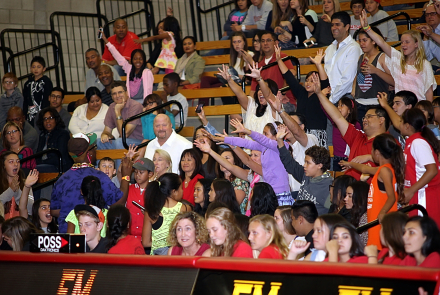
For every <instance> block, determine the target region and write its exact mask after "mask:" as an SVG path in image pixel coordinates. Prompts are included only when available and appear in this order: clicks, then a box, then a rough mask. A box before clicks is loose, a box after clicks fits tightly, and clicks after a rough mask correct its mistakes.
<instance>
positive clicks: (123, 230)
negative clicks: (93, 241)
mask: <svg viewBox="0 0 440 295" xmlns="http://www.w3.org/2000/svg"><path fill="white" fill-rule="evenodd" d="M107 221H108V228H107V232H108V239H109V241H108V244H107V253H109V254H137V255H145V250H144V247H143V246H142V243H141V241H140V239H136V237H134V236H132V235H129V234H128V232H129V224H130V211H129V210H128V209H127V208H125V207H124V206H123V205H115V206H112V207H111V208H110V209H109V210H108V214H107ZM132 226H133V225H132V224H130V228H131V227H132Z"/></svg>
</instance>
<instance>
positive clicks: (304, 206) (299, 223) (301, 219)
mask: <svg viewBox="0 0 440 295" xmlns="http://www.w3.org/2000/svg"><path fill="white" fill-rule="evenodd" d="M327 189H328V188H327ZM291 214H292V227H293V229H295V232H296V234H297V235H298V236H301V237H304V238H305V239H306V242H308V243H310V246H309V247H308V249H307V250H305V255H307V254H309V253H310V252H311V249H313V248H315V246H314V245H313V237H312V236H313V232H314V231H313V226H314V224H315V221H316V219H317V218H318V211H317V210H316V206H315V205H314V204H313V202H311V201H307V200H298V201H296V202H295V203H294V204H293V205H292V211H291ZM321 256H322V255H321ZM323 256H324V257H323V258H322V260H324V258H325V253H324V255H323ZM296 258H297V257H296V255H294V257H293V256H292V255H290V253H289V257H288V258H287V259H288V260H295V259H296Z"/></svg>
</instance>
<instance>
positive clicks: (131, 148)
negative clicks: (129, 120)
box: [124, 144, 139, 160]
mask: <svg viewBox="0 0 440 295" xmlns="http://www.w3.org/2000/svg"><path fill="white" fill-rule="evenodd" d="M136 150H137V146H136V145H135V144H130V145H129V146H128V151H127V152H124V155H125V156H126V157H127V158H129V159H130V160H131V159H133V157H134V156H137V155H138V154H139V151H136Z"/></svg>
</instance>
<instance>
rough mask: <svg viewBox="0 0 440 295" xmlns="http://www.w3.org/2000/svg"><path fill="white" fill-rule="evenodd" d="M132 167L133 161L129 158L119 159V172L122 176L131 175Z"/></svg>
mask: <svg viewBox="0 0 440 295" xmlns="http://www.w3.org/2000/svg"><path fill="white" fill-rule="evenodd" d="M132 167H133V163H132V161H131V158H129V157H124V158H122V159H121V174H122V176H127V175H131V170H132Z"/></svg>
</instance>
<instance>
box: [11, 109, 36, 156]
mask: <svg viewBox="0 0 440 295" xmlns="http://www.w3.org/2000/svg"><path fill="white" fill-rule="evenodd" d="M6 121H7V122H14V123H15V124H17V125H18V127H20V129H21V131H22V132H23V140H24V144H25V145H26V146H28V147H30V148H31V149H32V151H33V152H34V153H35V152H37V149H38V132H37V131H36V130H35V128H34V127H33V126H32V125H31V124H30V123H29V122H28V121H26V117H25V115H24V113H23V110H22V109H21V108H20V107H17V106H16V107H12V108H10V109H9V111H8V116H7V118H6Z"/></svg>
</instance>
